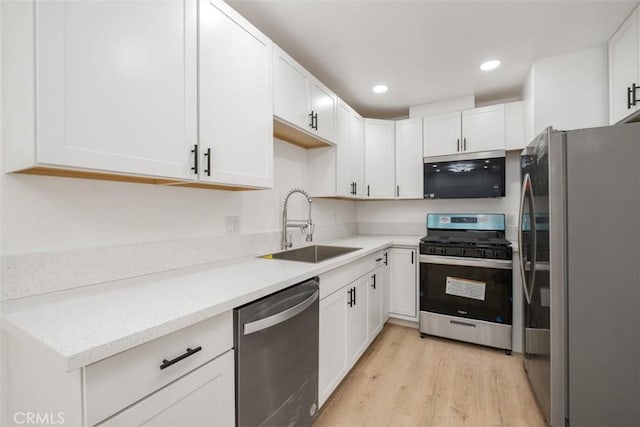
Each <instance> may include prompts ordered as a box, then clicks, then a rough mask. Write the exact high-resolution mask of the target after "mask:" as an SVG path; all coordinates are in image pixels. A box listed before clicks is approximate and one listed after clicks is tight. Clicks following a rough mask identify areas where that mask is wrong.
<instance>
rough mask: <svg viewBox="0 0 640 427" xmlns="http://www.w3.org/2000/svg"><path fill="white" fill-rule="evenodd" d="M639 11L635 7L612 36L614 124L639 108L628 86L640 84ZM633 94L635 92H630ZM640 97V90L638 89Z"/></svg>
mask: <svg viewBox="0 0 640 427" xmlns="http://www.w3.org/2000/svg"><path fill="white" fill-rule="evenodd" d="M638 19H640V12H638V9H636V10H635V11H634V12H633V13H632V14H631V16H629V18H627V20H626V21H625V22H624V24H622V26H621V27H620V29H618V31H616V33H615V34H614V35H613V37H612V38H611V40H609V123H610V124H614V123H617V122H619V121H620V120H622V119H623V118H625V117H626V116H628V115H629V114H631V113H633V112H634V111H636V110H637V109H638V108H640V103H637V104H636V106H635V107H634V106H632V105H630V102H629V95H630V94H629V93H628V91H629V89H630V88H631V86H632V85H633V84H634V83H635V84H636V85H639V86H640V70H639V66H638V61H639V59H640V58H639V57H638V56H639V52H638V49H639V48H640V41H639V40H640V33H639V32H638ZM631 95H632V94H631ZM636 98H639V99H640V90H638V91H636Z"/></svg>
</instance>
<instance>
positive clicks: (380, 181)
mask: <svg viewBox="0 0 640 427" xmlns="http://www.w3.org/2000/svg"><path fill="white" fill-rule="evenodd" d="M364 141H365V176H366V179H367V188H366V193H367V197H370V198H375V199H393V198H394V197H395V194H396V185H395V122H394V121H393V120H376V119H365V121H364Z"/></svg>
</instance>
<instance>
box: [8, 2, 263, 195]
mask: <svg viewBox="0 0 640 427" xmlns="http://www.w3.org/2000/svg"><path fill="white" fill-rule="evenodd" d="M198 1H199V0H184V1H179V0H168V1H164V2H138V1H132V0H123V1H117V2H104V1H83V2H77V1H56V2H48V1H36V2H9V3H7V4H5V5H3V7H4V9H3V17H2V18H3V27H4V31H5V32H4V36H5V49H4V52H3V54H4V59H5V61H7V62H8V63H11V64H12V67H10V69H8V72H7V73H5V74H4V75H3V89H4V98H5V99H4V102H5V108H4V112H3V114H4V123H5V126H6V128H5V137H6V138H5V141H4V142H5V153H6V156H5V159H6V160H5V170H6V171H7V172H25V173H37V174H44V175H62V176H79V177H83V178H95V179H115V180H118V181H134V182H150V183H174V184H183V185H189V186H191V185H195V186H201V187H213V186H215V187H216V188H220V186H224V187H226V188H266V187H271V186H272V176H273V171H272V162H273V152H272V145H273V129H272V123H273V122H272V117H273V102H272V90H273V89H272V71H271V70H272V68H271V67H272V62H271V61H272V43H271V41H270V40H269V39H267V38H266V37H265V36H264V35H263V34H261V33H260V32H259V31H257V30H256V29H255V27H253V26H252V25H251V24H249V23H248V22H247V21H246V20H244V19H243V18H242V17H241V16H240V15H238V14H237V13H236V12H235V11H233V10H232V9H231V8H230V7H229V6H227V5H226V4H225V3H224V2H223V1H221V0H211V1H207V0H202V1H201V2H200V5H199V6H200V7H198ZM238 52H242V55H238ZM198 68H199V70H198ZM198 72H199V78H198ZM36 111H37V115H36V114H35V112H36ZM247 153H250V155H247Z"/></svg>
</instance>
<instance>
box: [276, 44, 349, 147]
mask: <svg viewBox="0 0 640 427" xmlns="http://www.w3.org/2000/svg"><path fill="white" fill-rule="evenodd" d="M273 67H274V79H273V87H274V89H273V90H274V104H273V105H274V111H273V114H274V116H275V118H276V121H277V123H276V127H275V130H276V132H275V135H276V136H277V137H279V138H282V139H284V140H287V141H289V142H292V143H294V144H298V145H301V146H305V147H310V148H311V147H318V146H323V145H327V143H331V144H334V143H335V142H336V111H337V104H338V97H337V96H336V95H335V94H334V93H333V92H331V91H330V90H329V89H328V88H327V87H325V86H324V85H323V84H322V83H320V82H319V81H318V80H317V79H316V78H314V77H313V76H312V75H311V74H310V73H309V72H308V71H307V70H305V69H304V67H302V66H301V65H300V64H298V63H297V62H296V61H295V60H294V59H293V58H291V57H290V56H289V55H288V54H287V53H286V52H284V51H283V50H282V49H280V48H279V47H278V46H274V55H273Z"/></svg>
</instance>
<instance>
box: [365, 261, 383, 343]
mask: <svg viewBox="0 0 640 427" xmlns="http://www.w3.org/2000/svg"><path fill="white" fill-rule="evenodd" d="M382 270H383V268H382V267H378V268H376V269H375V270H373V272H372V273H371V275H370V277H369V280H368V284H369V287H368V290H367V298H368V301H367V310H368V312H369V319H368V325H369V326H368V329H369V339H368V340H369V341H371V340H373V339H374V338H375V337H376V336H377V335H378V333H379V332H380V331H381V330H382V293H383V292H384V289H383V287H382V280H381V279H382Z"/></svg>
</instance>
